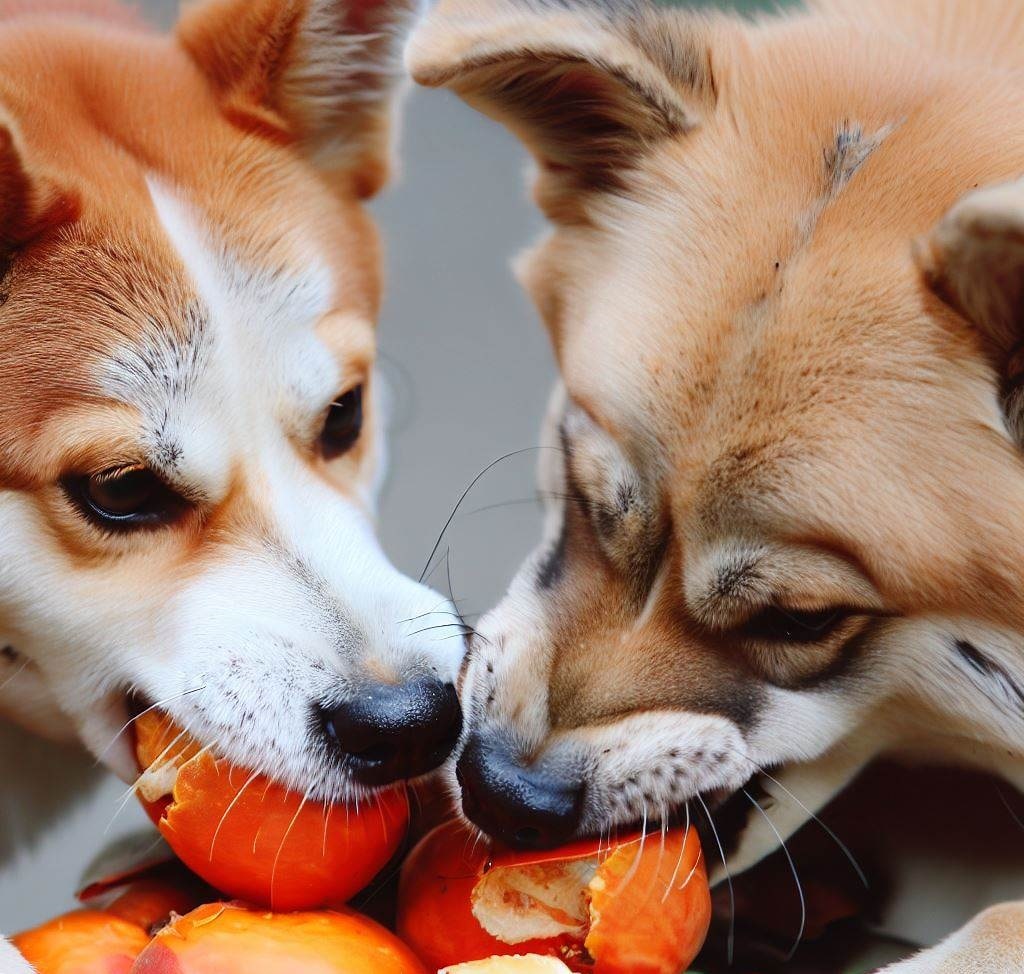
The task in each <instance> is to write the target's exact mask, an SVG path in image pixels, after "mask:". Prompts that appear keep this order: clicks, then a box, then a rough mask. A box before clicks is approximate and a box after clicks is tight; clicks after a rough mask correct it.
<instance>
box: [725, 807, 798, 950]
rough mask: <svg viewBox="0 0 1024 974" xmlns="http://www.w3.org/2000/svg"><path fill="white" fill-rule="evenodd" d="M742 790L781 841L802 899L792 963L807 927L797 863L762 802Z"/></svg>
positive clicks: (791, 948)
mask: <svg viewBox="0 0 1024 974" xmlns="http://www.w3.org/2000/svg"><path fill="white" fill-rule="evenodd" d="M740 790H741V791H742V792H743V794H744V795H746V796H747V799H748V800H749V801H750V802H751V803H752V804H753V806H754V808H756V809H757V810H758V811H759V812H760V813H761V816H762V818H764V820H765V822H767V823H768V828H770V829H771V830H772V832H774V833H775V838H777V839H778V840H779V845H780V846H781V847H782V851H783V853H784V854H785V856H786V861H787V862H788V863H789V871H790V872H791V873H792V874H793V882H794V883H796V892H797V896H799V897H800V929H799V930H798V931H797V935H796V939H795V940H794V941H793V946H792V947H790V949H789V953H788V954H786V961H787V962H788V961H791V960H792V959H793V955H794V954H796V951H797V948H798V947H799V946H800V941H801V940H803V936H804V929H805V928H806V926H807V901H806V900H805V899H804V887H803V884H802V883H801V882H800V876H799V874H798V873H797V869H796V863H795V862H794V861H793V857H792V856H791V855H790V852H789V849H788V848H787V847H786V843H785V842H784V841H783V838H782V836H781V835H780V834H779V830H778V829H777V828H776V827H775V823H774V822H773V821H772V820H771V816H770V815H769V814H768V813H767V812H766V811H765V810H764V809H763V808H762V807H761V804H760V802H758V801H757V799H756V798H754V796H753V795H751V794H750V792H749V791H747V789H746V788H741V789H740Z"/></svg>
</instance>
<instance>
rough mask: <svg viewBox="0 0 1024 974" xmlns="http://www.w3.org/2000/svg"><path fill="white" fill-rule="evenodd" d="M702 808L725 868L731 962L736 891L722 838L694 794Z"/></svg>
mask: <svg viewBox="0 0 1024 974" xmlns="http://www.w3.org/2000/svg"><path fill="white" fill-rule="evenodd" d="M693 797H694V798H696V799H697V801H699V802H700V807H701V808H703V809H704V815H705V816H706V817H707V820H708V825H709V826H711V834H712V835H713V836H714V837H715V845H717V846H718V854H719V856H721V857H722V868H723V869H724V870H725V881H726V883H728V885H729V938H728V941H727V943H726V959H727V960H728V962H729V963H730V964H732V958H733V947H734V945H735V941H736V893H735V891H734V890H733V888H732V874H731V873H730V872H729V864H728V863H727V862H726V861H725V849H724V848H723V847H722V840H721V839H720V838H719V836H718V829H717V828H715V822H714V819H712V817H711V810H710V809H709V808H708V806H707V803H706V802H705V801H704V799H703V798H702V797H701V796H700V795H694V796H693Z"/></svg>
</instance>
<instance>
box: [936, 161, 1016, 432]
mask: <svg viewBox="0 0 1024 974" xmlns="http://www.w3.org/2000/svg"><path fill="white" fill-rule="evenodd" d="M918 264H919V265H920V267H921V269H922V270H923V272H924V274H925V277H926V279H927V281H928V283H929V285H930V286H931V288H932V289H933V290H934V291H935V293H936V294H937V295H938V296H939V297H941V298H942V299H943V300H944V301H945V302H946V303H948V304H950V305H951V306H952V307H953V308H955V309H956V310H957V311H959V312H960V313H961V314H962V315H963V316H964V317H966V318H967V319H968V320H969V321H971V322H972V323H973V324H974V325H975V326H976V327H977V328H978V329H979V331H980V332H981V334H982V337H983V339H984V342H985V345H986V346H987V348H988V350H989V353H990V355H991V356H992V359H993V362H994V364H995V365H996V367H997V369H999V371H1000V374H1001V376H1002V377H1003V383H1004V399H1005V405H1006V408H1007V415H1008V418H1009V419H1010V421H1011V425H1012V426H1013V427H1014V430H1015V432H1016V433H1017V434H1018V440H1019V441H1021V442H1024V179H1021V180H1018V181H1016V182H1012V183H1006V184H1003V185H1000V186H991V187H987V188H985V189H979V190H975V191H974V192H972V193H969V194H968V195H967V196H965V197H964V198H963V199H961V200H960V201H959V202H958V203H957V204H956V205H955V206H954V207H953V208H952V209H951V210H950V211H949V212H948V213H947V214H946V216H945V217H943V218H942V220H941V221H940V223H939V225H938V226H937V227H936V228H935V230H934V231H933V232H932V233H931V235H930V236H929V237H928V238H927V239H925V240H924V241H922V243H921V244H920V245H919V247H918Z"/></svg>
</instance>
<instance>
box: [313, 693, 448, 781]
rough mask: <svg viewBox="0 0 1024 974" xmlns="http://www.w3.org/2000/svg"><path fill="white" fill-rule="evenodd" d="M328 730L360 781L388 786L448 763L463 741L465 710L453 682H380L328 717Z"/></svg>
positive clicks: (326, 719) (326, 725)
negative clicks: (445, 761) (458, 744)
mask: <svg viewBox="0 0 1024 974" xmlns="http://www.w3.org/2000/svg"><path fill="white" fill-rule="evenodd" d="M324 726H325V729H326V731H327V734H328V736H329V737H331V738H333V739H334V740H335V741H336V742H337V745H338V747H339V748H340V749H341V750H342V751H343V752H344V754H345V758H346V764H347V766H348V768H349V770H350V772H351V774H352V776H353V777H354V778H355V779H356V780H357V781H359V782H361V783H362V784H365V785H385V784H390V783H391V782H393V781H400V780H402V779H404V778H415V777H416V776H417V775H421V774H425V773H426V772H428V771H431V770H433V769H434V768H436V767H437V766H438V765H440V764H442V763H443V762H444V760H445V758H447V757H448V755H449V754H451V752H452V748H453V747H455V744H456V742H457V741H458V739H459V733H460V732H461V730H462V710H461V708H460V707H459V698H458V695H457V694H456V692H455V687H453V686H452V685H451V684H450V683H441V682H440V681H439V680H432V679H422V680H415V681H412V682H409V683H399V684H395V685H391V684H386V683H374V684H369V685H364V686H363V687H362V688H361V689H360V691H359V692H358V693H357V694H356V696H355V697H354V698H353V699H352V700H350V701H348V702H347V703H345V704H343V705H342V706H340V707H338V708H337V709H336V710H333V711H331V712H330V713H328V714H327V715H326V716H325V720H324Z"/></svg>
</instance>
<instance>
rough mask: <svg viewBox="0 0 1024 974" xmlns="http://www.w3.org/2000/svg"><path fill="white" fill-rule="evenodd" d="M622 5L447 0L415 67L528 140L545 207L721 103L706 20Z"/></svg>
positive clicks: (415, 46)
mask: <svg viewBox="0 0 1024 974" xmlns="http://www.w3.org/2000/svg"><path fill="white" fill-rule="evenodd" d="M615 8H616V4H614V3H607V4H602V5H600V7H599V6H598V5H597V4H594V5H593V6H584V5H582V4H581V5H579V6H573V5H572V4H566V3H565V2H563V0H548V2H547V3H545V2H544V0H540V2H527V0H442V2H441V4H440V5H439V6H438V8H437V9H436V11H435V12H434V13H433V14H432V15H431V16H430V17H428V18H427V19H426V21H425V22H424V23H423V24H422V25H421V26H420V27H419V28H418V29H417V30H416V31H415V33H414V34H413V37H412V39H411V41H410V43H409V47H408V48H407V51H406V65H407V67H408V68H409V70H410V73H411V74H412V76H413V78H414V79H415V80H416V81H418V82H419V83H420V84H423V85H428V86H434V87H437V86H445V87H448V88H451V89H452V90H453V91H455V92H457V93H458V94H459V95H461V96H462V97H463V98H464V99H465V100H466V101H467V102H469V103H470V104H471V105H473V106H474V107H476V108H478V109H479V110H480V111H482V112H484V113H486V114H487V115H490V116H492V117H493V118H495V119H497V120H498V121H500V122H502V123H504V124H505V125H507V126H508V127H509V128H510V129H511V130H512V131H513V132H515V133H516V134H517V135H519V136H520V138H522V139H523V141H524V142H525V143H526V144H527V146H528V147H529V148H530V149H531V150H532V152H533V153H534V155H535V156H536V157H537V159H538V160H539V162H540V163H541V167H542V176H543V177H544V179H542V185H541V196H542V200H541V202H542V205H543V204H544V202H545V199H544V198H546V199H547V201H548V202H549V203H551V202H556V198H557V194H558V192H559V191H560V190H564V189H570V188H575V189H600V188H607V187H609V186H614V185H615V184H616V183H617V181H618V180H617V176H618V174H619V173H620V172H621V169H622V167H623V166H627V165H628V164H629V162H630V161H631V160H632V159H633V158H634V157H635V156H636V155H638V154H639V153H641V152H643V151H644V149H645V148H646V147H648V146H650V145H652V144H653V143H656V142H658V141H661V140H663V139H667V138H671V137H672V136H675V135H679V134H681V133H683V132H686V131H687V130H688V129H690V128H692V127H693V126H695V125H696V124H697V123H698V121H699V119H700V117H701V115H702V114H704V113H705V112H706V111H707V110H708V108H709V105H710V103H712V102H713V100H714V80H713V78H712V74H711V64H710V55H709V52H708V46H707V43H706V35H705V31H704V24H703V22H701V21H699V20H694V19H686V20H685V21H684V19H683V18H682V17H681V16H680V15H675V14H659V13H657V12H655V10H654V9H653V8H650V9H648V8H647V7H645V6H642V4H641V3H631V2H625V0H623V2H622V4H621V10H622V12H621V13H618V14H617V13H614V12H613V11H614V10H615ZM545 180H546V181H547V183H548V185H547V186H545V185H544V182H545ZM552 190H554V192H555V199H553V198H552V193H551V191H552Z"/></svg>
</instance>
